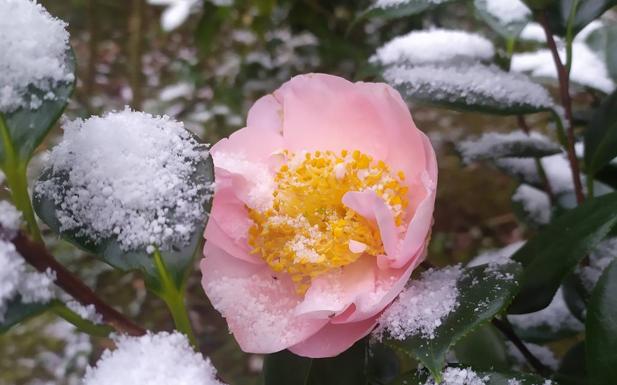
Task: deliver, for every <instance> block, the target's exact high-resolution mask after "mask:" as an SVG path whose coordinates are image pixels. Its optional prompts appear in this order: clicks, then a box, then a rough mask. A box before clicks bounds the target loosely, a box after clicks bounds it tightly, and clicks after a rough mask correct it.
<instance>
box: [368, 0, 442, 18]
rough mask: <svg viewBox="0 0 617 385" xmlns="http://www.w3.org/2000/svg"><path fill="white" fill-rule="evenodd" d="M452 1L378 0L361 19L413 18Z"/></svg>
mask: <svg viewBox="0 0 617 385" xmlns="http://www.w3.org/2000/svg"><path fill="white" fill-rule="evenodd" d="M451 1H453V0H376V1H375V3H374V4H373V5H372V6H371V7H370V8H369V9H367V10H366V11H364V12H363V13H362V14H361V15H360V16H359V19H364V18H370V17H381V18H384V19H396V18H401V17H406V16H412V15H417V14H419V13H422V12H424V11H428V10H430V9H432V8H435V7H437V6H439V5H441V4H445V3H448V2H451Z"/></svg>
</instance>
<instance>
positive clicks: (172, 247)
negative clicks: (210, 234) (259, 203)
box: [34, 110, 214, 287]
mask: <svg viewBox="0 0 617 385" xmlns="http://www.w3.org/2000/svg"><path fill="white" fill-rule="evenodd" d="M213 177H214V172H213V165H212V158H211V157H210V156H209V154H208V152H207V150H206V149H205V146H204V145H202V144H200V143H199V142H198V141H197V140H196V138H194V137H193V136H192V135H191V134H190V133H188V132H187V131H186V130H185V129H184V127H183V125H182V124H181V123H178V122H174V121H172V120H171V119H169V118H168V117H153V116H151V115H147V114H143V113H138V112H133V111H130V110H125V111H123V112H117V113H111V114H108V115H106V116H104V117H93V118H90V119H88V120H86V121H80V120H78V121H74V122H70V123H68V124H67V125H66V127H65V137H64V140H63V141H62V142H61V143H60V144H59V145H58V146H57V147H55V148H54V149H53V150H52V152H51V155H50V165H49V167H48V169H47V170H46V171H45V172H44V173H43V175H41V177H40V178H39V181H38V183H37V185H36V188H35V194H34V208H35V210H36V212H37V214H38V215H39V217H40V218H41V219H42V220H43V221H44V222H45V223H46V224H47V225H48V226H49V227H50V228H51V229H52V230H53V231H54V232H56V233H57V234H59V235H60V236H61V237H63V238H64V239H66V240H68V241H70V242H72V243H73V244H75V245H77V246H78V247H80V248H82V249H84V250H86V251H88V252H90V253H92V254H94V255H97V256H99V257H101V258H102V259H103V260H104V261H105V262H107V263H108V264H110V265H111V266H114V267H116V268H118V269H120V270H123V271H128V270H140V271H142V272H143V273H145V274H146V277H147V278H148V277H149V278H151V279H153V280H154V281H155V282H157V281H158V273H157V270H156V267H155V263H154V260H153V258H152V253H153V251H154V250H156V249H157V248H158V249H159V250H160V254H161V256H162V258H163V261H164V263H165V265H166V267H167V269H169V271H171V273H172V278H173V280H174V283H175V284H176V285H178V287H181V285H182V283H183V280H184V278H185V274H186V271H187V269H189V268H190V267H191V266H192V265H191V263H192V260H193V255H194V254H195V251H196V250H197V249H199V248H200V245H201V243H202V233H203V228H204V226H205V223H206V221H207V213H208V211H209V205H210V201H211V187H212V180H213Z"/></svg>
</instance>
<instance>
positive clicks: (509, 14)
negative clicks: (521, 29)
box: [486, 0, 531, 24]
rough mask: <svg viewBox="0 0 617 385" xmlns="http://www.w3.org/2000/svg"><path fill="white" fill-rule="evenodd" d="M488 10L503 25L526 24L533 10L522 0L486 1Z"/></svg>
mask: <svg viewBox="0 0 617 385" xmlns="http://www.w3.org/2000/svg"><path fill="white" fill-rule="evenodd" d="M486 10H487V11H488V12H489V13H490V14H491V15H492V16H494V17H495V18H496V19H497V20H499V21H500V22H502V23H503V24H510V23H514V22H525V21H527V20H528V19H529V17H530V16H531V10H530V9H529V8H527V6H526V5H525V4H523V2H522V1H520V0H486Z"/></svg>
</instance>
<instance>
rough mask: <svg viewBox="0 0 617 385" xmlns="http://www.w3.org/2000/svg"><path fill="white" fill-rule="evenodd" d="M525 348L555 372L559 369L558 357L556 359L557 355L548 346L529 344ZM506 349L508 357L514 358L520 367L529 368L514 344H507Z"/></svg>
mask: <svg viewBox="0 0 617 385" xmlns="http://www.w3.org/2000/svg"><path fill="white" fill-rule="evenodd" d="M525 346H526V347H527V349H529V351H530V352H531V353H532V354H533V355H534V356H536V357H537V358H538V359H539V360H540V362H542V363H543V364H544V365H546V366H548V367H549V368H551V369H553V370H557V367H559V361H558V360H557V357H555V353H553V351H552V350H550V349H549V348H547V347H546V346H542V345H536V344H532V343H528V342H526V343H525ZM506 347H507V349H508V355H509V356H510V357H512V358H513V359H514V360H515V361H516V363H517V364H518V365H519V366H521V367H525V366H527V360H526V359H525V357H524V356H523V354H522V353H521V352H520V350H518V349H517V348H516V346H514V344H513V343H512V342H509V341H508V342H506ZM547 381H548V380H547ZM548 384H549V385H550V384H552V382H548Z"/></svg>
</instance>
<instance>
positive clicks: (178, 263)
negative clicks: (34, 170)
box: [33, 157, 214, 290]
mask: <svg viewBox="0 0 617 385" xmlns="http://www.w3.org/2000/svg"><path fill="white" fill-rule="evenodd" d="M52 172H53V170H47V171H46V172H44V173H43V175H41V177H40V178H39V180H40V181H45V180H49V179H50V177H51V176H52ZM191 179H192V180H193V181H195V184H196V185H197V186H205V185H207V184H209V183H210V182H212V180H213V179H214V166H213V164H212V157H208V158H207V159H204V160H201V161H199V163H197V164H196V169H195V172H194V174H193V175H192V176H191ZM210 203H211V200H210V199H209V200H207V201H206V202H205V204H204V207H205V209H206V210H205V211H206V212H209V211H210ZM33 205H34V209H35V211H36V213H37V214H38V216H39V217H40V218H41V219H42V220H43V222H45V223H46V224H47V226H49V228H50V229H51V230H52V231H54V232H55V233H56V234H59V235H60V236H61V237H62V238H63V239H65V240H67V241H69V242H71V243H72V244H74V245H76V246H77V247H79V248H81V249H83V250H85V251H87V252H89V253H91V254H93V255H95V256H97V257H100V258H101V259H102V260H103V261H105V262H106V263H107V264H109V265H111V266H113V267H115V268H116V269H119V270H122V271H133V270H138V271H141V272H142V273H143V274H144V275H145V278H146V280H147V283H148V284H149V287H150V288H152V289H154V290H156V288H157V286H159V284H160V274H159V271H158V270H157V268H156V264H155V261H154V258H153V255H152V254H149V253H147V252H146V247H145V246H144V247H143V248H142V249H137V250H130V251H124V250H123V249H122V248H121V246H120V243H119V242H118V240H117V238H116V237H110V238H107V239H103V240H100V241H99V242H95V241H94V240H92V239H90V238H88V237H87V236H85V235H80V234H78V231H79V229H72V230H66V231H60V227H61V225H60V221H59V220H58V213H57V210H58V207H57V206H56V205H55V203H54V201H53V200H52V199H51V198H50V197H48V196H41V195H40V194H35V195H34V201H33ZM207 219H208V218H207V216H206V218H201V219H199V220H197V221H196V222H195V223H194V224H193V227H194V230H193V233H192V234H191V237H190V240H189V241H188V242H187V243H186V244H185V243H177V244H172V245H170V246H169V248H168V249H165V250H161V251H160V253H161V256H162V258H163V261H164V263H165V268H166V269H167V271H168V272H169V274H170V275H171V279H172V281H173V282H174V283H175V284H176V286H177V287H178V288H181V287H182V286H183V283H184V281H185V278H186V275H187V273H188V271H189V269H190V268H191V267H192V262H193V256H194V255H195V253H196V251H197V250H199V249H200V247H201V245H202V242H203V230H204V227H205V225H206V222H207Z"/></svg>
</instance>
